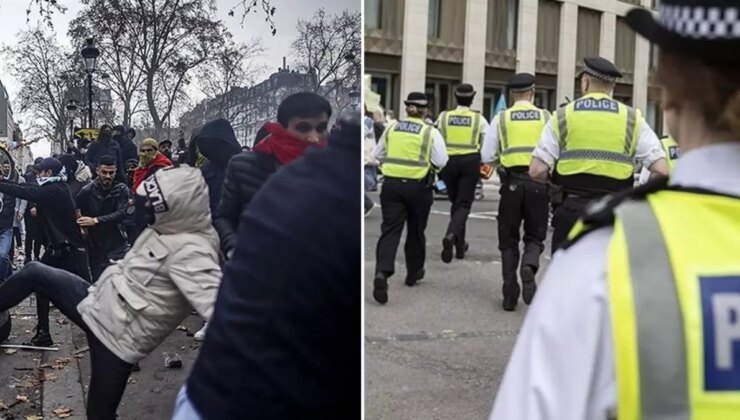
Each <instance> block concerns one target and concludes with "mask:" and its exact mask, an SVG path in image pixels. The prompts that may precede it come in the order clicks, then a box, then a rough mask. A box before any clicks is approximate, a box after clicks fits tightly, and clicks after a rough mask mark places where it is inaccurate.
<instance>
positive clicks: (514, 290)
mask: <svg viewBox="0 0 740 420" xmlns="http://www.w3.org/2000/svg"><path fill="white" fill-rule="evenodd" d="M519 292H520V290H519V283H518V282H517V279H516V278H513V279H510V281H508V282H504V284H503V286H502V287H501V294H502V295H503V296H504V300H503V302H502V303H501V306H502V307H503V308H504V310H505V311H507V312H512V311H514V310H515V309H516V305H517V304H518V303H519Z"/></svg>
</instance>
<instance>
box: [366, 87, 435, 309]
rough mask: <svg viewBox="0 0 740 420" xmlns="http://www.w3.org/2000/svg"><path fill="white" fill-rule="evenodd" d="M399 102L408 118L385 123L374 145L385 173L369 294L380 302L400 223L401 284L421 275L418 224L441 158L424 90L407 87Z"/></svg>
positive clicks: (422, 244) (422, 223) (423, 221)
mask: <svg viewBox="0 0 740 420" xmlns="http://www.w3.org/2000/svg"><path fill="white" fill-rule="evenodd" d="M404 103H405V104H406V113H407V114H408V118H406V119H401V120H398V121H397V122H396V123H393V124H391V125H390V126H389V127H388V128H387V129H386V130H385V132H384V133H383V135H382V136H381V138H380V140H379V141H378V145H377V147H376V149H375V157H376V158H377V160H378V161H379V162H380V165H381V166H380V167H381V169H382V170H383V175H384V177H385V180H384V182H383V187H382V190H381V192H380V205H381V208H382V213H383V223H382V225H381V235H380V239H379V240H378V247H377V250H376V262H375V279H374V281H373V297H374V298H375V300H376V301H377V302H378V303H381V304H384V303H386V302H388V278H389V277H390V276H391V275H393V273H394V272H395V259H396V250H397V249H398V243H399V242H400V240H401V233H402V232H403V225H404V224H406V225H407V229H406V245H405V247H404V250H405V252H406V270H407V273H406V285H407V286H413V285H415V284H416V282H417V281H419V280H421V279H422V278H423V277H424V260H425V258H426V237H425V236H424V230H425V229H426V227H427V219H428V218H429V212H430V211H431V209H432V202H433V200H434V197H433V195H432V184H433V180H434V171H435V168H436V169H441V168H443V167H444V166H445V164H446V163H447V151H446V150H445V145H444V139H442V135H441V134H440V133H439V131H437V129H436V128H434V127H433V126H431V125H429V124H427V123H425V122H424V120H423V119H422V118H424V116H425V115H426V113H427V107H428V101H427V97H426V95H425V94H423V93H420V92H411V93H409V95H408V98H407V99H406V101H405V102H404Z"/></svg>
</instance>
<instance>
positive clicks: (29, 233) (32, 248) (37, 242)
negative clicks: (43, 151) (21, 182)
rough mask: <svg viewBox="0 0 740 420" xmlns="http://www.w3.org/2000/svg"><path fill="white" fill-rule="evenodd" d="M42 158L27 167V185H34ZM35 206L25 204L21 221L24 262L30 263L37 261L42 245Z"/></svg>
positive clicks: (42, 238) (42, 233)
mask: <svg viewBox="0 0 740 420" xmlns="http://www.w3.org/2000/svg"><path fill="white" fill-rule="evenodd" d="M43 160H44V159H43V158H36V160H34V162H33V165H28V166H29V167H28V168H26V173H25V174H24V175H23V178H24V179H25V180H26V182H27V183H29V184H32V185H36V176H37V173H38V165H39V164H40V163H41V162H42V161H43ZM36 210H37V209H36V204H35V203H32V202H26V212H25V214H24V215H23V221H24V223H25V228H26V242H25V244H24V245H25V254H26V262H30V261H31V260H32V259H33V260H36V261H38V260H39V256H40V255H41V245H42V244H43V243H44V238H45V236H44V231H43V229H42V227H41V222H40V220H39V217H38V212H37V211H36Z"/></svg>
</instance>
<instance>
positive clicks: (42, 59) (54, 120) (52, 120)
mask: <svg viewBox="0 0 740 420" xmlns="http://www.w3.org/2000/svg"><path fill="white" fill-rule="evenodd" d="M2 55H3V57H4V59H5V62H6V65H7V66H8V70H9V72H10V74H11V75H12V76H13V77H14V78H15V79H16V80H17V81H18V82H19V83H20V85H21V89H20V93H19V97H18V102H17V103H18V104H19V105H20V111H21V112H23V113H29V114H31V116H32V117H33V118H32V119H31V120H32V121H33V122H32V124H31V127H29V128H30V129H31V130H32V131H33V132H35V133H38V135H43V136H45V137H46V138H48V139H50V140H51V141H53V142H58V143H59V144H64V142H65V141H66V140H67V139H68V135H67V130H66V129H67V121H68V120H67V116H66V105H67V100H68V99H69V98H70V94H71V92H73V91H74V90H75V89H74V87H73V84H74V83H75V82H76V80H77V79H75V77H74V74H75V73H74V72H73V71H72V69H71V68H70V67H69V64H67V63H72V62H73V61H72V60H71V58H70V54H69V52H68V51H66V50H65V49H64V48H62V47H61V46H60V45H58V44H57V42H56V38H55V37H54V35H53V34H46V33H44V32H43V31H42V30H41V29H38V28H36V29H32V30H28V31H23V32H21V33H20V34H19V36H18V40H17V41H16V42H15V43H14V45H13V46H4V47H3V48H2Z"/></svg>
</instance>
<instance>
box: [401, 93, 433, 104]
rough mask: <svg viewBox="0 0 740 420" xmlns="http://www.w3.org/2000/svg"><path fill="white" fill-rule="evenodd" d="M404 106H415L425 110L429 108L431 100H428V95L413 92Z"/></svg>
mask: <svg viewBox="0 0 740 420" xmlns="http://www.w3.org/2000/svg"><path fill="white" fill-rule="evenodd" d="M404 104H406V106H409V105H415V106H418V107H422V108H424V107H427V106H429V100H428V99H427V95H425V94H423V93H421V92H411V93H409V95H408V96H407V97H406V100H405V101H404Z"/></svg>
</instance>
